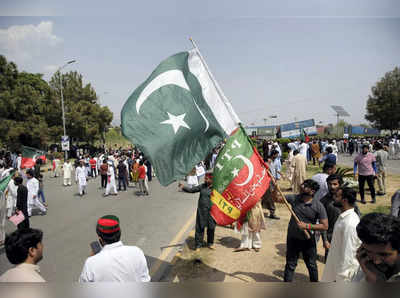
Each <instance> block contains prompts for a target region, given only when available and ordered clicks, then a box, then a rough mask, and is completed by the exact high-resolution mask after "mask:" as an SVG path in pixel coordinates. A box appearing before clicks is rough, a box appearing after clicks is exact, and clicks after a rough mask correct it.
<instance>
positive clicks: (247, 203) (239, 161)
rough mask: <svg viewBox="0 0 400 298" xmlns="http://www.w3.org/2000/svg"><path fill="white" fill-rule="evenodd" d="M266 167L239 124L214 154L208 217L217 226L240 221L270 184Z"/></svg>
mask: <svg viewBox="0 0 400 298" xmlns="http://www.w3.org/2000/svg"><path fill="white" fill-rule="evenodd" d="M270 179H271V178H270V177H269V174H268V166H267V165H266V164H265V163H264V161H263V159H262V158H261V156H260V155H259V153H258V152H257V149H255V148H254V147H253V145H252V144H251V143H250V141H249V138H248V136H247V134H246V132H245V131H244V129H243V128H242V127H241V126H240V127H239V128H238V129H237V130H236V131H235V132H234V133H233V134H232V135H231V136H230V137H229V139H228V140H227V142H226V145H225V147H224V148H223V149H222V150H221V152H220V153H219V154H218V157H217V160H216V163H215V168H214V175H213V192H212V194H211V201H212V202H213V205H212V207H211V216H212V217H213V218H214V220H215V221H216V222H217V224H219V225H228V224H231V223H233V222H235V221H237V220H241V219H243V218H244V217H245V216H246V213H247V212H248V211H249V210H250V209H251V208H252V207H253V206H254V205H255V204H256V203H257V202H258V201H259V200H260V198H261V197H262V195H263V194H264V193H265V191H266V190H267V189H268V187H269V184H270Z"/></svg>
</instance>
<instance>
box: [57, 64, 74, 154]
mask: <svg viewBox="0 0 400 298" xmlns="http://www.w3.org/2000/svg"><path fill="white" fill-rule="evenodd" d="M74 62H76V60H71V61H68V62H67V63H65V64H64V65H63V66H61V67H60V68H59V69H58V70H57V72H58V74H59V76H60V93H61V110H62V122H63V131H64V136H66V135H67V132H66V129H65V110H64V96H63V86H62V80H61V70H62V69H63V68H64V67H66V66H67V65H69V64H71V63H74ZM57 72H56V73H57ZM64 152H65V153H64V154H65V155H64V159H65V160H67V158H68V152H67V151H64Z"/></svg>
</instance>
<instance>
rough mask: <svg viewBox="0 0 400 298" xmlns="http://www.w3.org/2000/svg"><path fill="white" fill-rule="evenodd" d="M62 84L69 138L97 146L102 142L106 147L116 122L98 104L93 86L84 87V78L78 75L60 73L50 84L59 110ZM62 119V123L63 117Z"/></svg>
mask: <svg viewBox="0 0 400 298" xmlns="http://www.w3.org/2000/svg"><path fill="white" fill-rule="evenodd" d="M60 81H61V82H60ZM60 83H61V84H62V92H63V97H64V107H65V123H66V131H67V135H69V136H71V137H73V138H75V139H76V140H77V141H79V142H88V143H91V144H93V143H94V142H95V141H96V140H99V139H101V140H102V141H103V143H104V141H105V140H104V132H105V131H106V129H107V128H108V127H109V125H110V123H111V121H112V118H113V114H112V112H111V111H110V109H109V108H108V107H101V106H100V105H99V104H98V98H97V94H96V92H95V90H94V89H93V87H92V86H91V84H86V85H84V84H83V78H82V75H81V74H79V73H77V72H75V71H72V72H69V73H66V74H62V75H60V73H58V72H57V73H56V74H54V76H53V77H52V78H51V80H50V83H49V84H50V86H51V88H52V90H53V92H54V94H55V96H56V100H55V101H56V102H57V103H58V105H59V106H61V92H60V91H61V90H60ZM60 113H61V110H60ZM58 119H61V116H60V117H59V118H58Z"/></svg>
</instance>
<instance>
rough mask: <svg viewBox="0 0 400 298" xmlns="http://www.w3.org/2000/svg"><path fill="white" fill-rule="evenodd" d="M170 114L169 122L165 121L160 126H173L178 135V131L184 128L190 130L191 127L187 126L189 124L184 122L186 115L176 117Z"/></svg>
mask: <svg viewBox="0 0 400 298" xmlns="http://www.w3.org/2000/svg"><path fill="white" fill-rule="evenodd" d="M167 113H168V117H169V119H168V120H165V121H163V122H160V124H170V125H172V128H173V129H174V133H175V134H176V132H177V131H178V129H179V128H180V127H181V126H183V127H186V128H187V129H190V127H189V125H187V123H186V122H185V121H184V120H183V119H184V118H185V115H186V113H185V114H182V115H179V116H175V115H172V114H170V113H169V112H167Z"/></svg>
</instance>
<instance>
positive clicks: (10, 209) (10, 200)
mask: <svg viewBox="0 0 400 298" xmlns="http://www.w3.org/2000/svg"><path fill="white" fill-rule="evenodd" d="M16 203H17V198H14V197H13V196H12V195H10V194H8V197H7V217H10V216H11V215H13V213H14V209H15V205H16Z"/></svg>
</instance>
